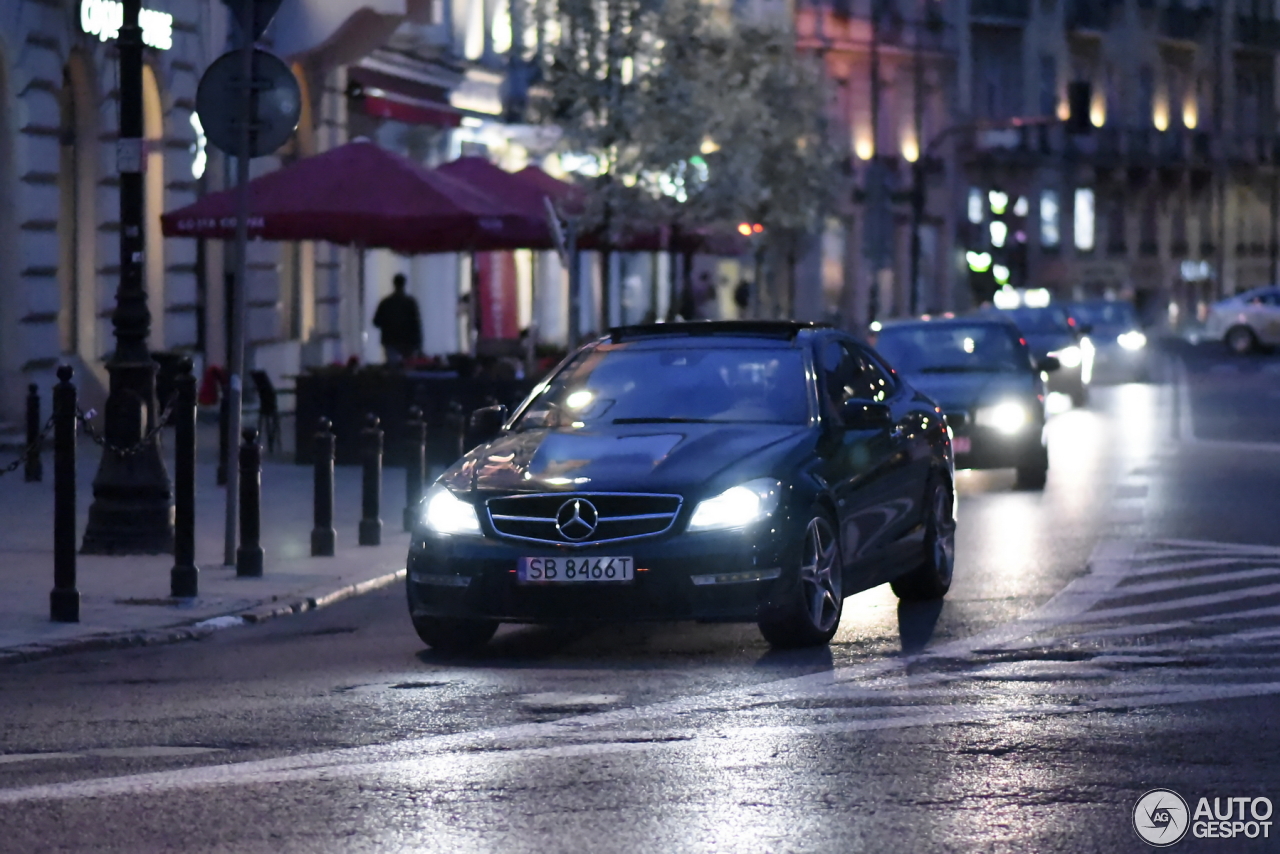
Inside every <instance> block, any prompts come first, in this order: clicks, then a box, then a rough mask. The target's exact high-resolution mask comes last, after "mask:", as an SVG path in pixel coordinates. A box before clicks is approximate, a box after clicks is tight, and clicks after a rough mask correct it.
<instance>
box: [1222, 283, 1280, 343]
mask: <svg viewBox="0 0 1280 854" xmlns="http://www.w3.org/2000/svg"><path fill="white" fill-rule="evenodd" d="M1205 336H1206V337H1207V338H1209V339H1210V340H1215V341H1216V340H1221V341H1223V342H1224V343H1225V344H1226V345H1227V347H1229V348H1230V349H1231V350H1232V352H1234V353H1239V354H1241V355H1243V354H1245V353H1251V352H1253V351H1254V350H1257V349H1258V348H1259V347H1272V346H1275V345H1277V344H1280V287H1275V286H1273V285H1272V286H1267V287H1263V288H1254V289H1253V290H1251V291H1242V292H1240V293H1238V294H1236V295H1235V296H1231V297H1227V298H1226V299H1224V300H1220V301H1218V302H1215V303H1214V304H1213V305H1212V306H1211V307H1210V309H1209V317H1208V319H1207V320H1206V322H1205Z"/></svg>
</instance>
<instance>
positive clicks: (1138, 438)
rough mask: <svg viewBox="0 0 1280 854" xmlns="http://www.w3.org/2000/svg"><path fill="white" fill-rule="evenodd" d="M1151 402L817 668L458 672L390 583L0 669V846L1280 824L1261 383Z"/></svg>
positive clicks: (1175, 380) (525, 661) (988, 836)
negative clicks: (169, 642) (939, 594)
mask: <svg viewBox="0 0 1280 854" xmlns="http://www.w3.org/2000/svg"><path fill="white" fill-rule="evenodd" d="M1154 375H1155V377H1156V379H1157V382H1155V383H1152V384H1147V385H1124V386H1116V387H1110V388H1098V389H1095V392H1094V395H1093V399H1092V402H1091V403H1090V405H1089V407H1087V408H1085V409H1083V410H1076V411H1070V412H1066V413H1062V414H1061V415H1058V416H1056V417H1055V419H1054V420H1053V423H1052V425H1051V454H1052V470H1051V472H1050V477H1049V486H1048V488H1047V489H1046V490H1045V492H1044V493H1043V494H1039V493H1029V492H1017V491H1014V490H1013V488H1012V487H1013V483H1012V481H1013V478H1012V474H1011V473H965V474H963V475H962V476H961V483H960V493H961V495H960V502H959V509H958V512H959V517H960V519H959V521H960V526H959V532H958V534H959V539H958V546H957V550H958V564H957V570H956V582H955V585H954V587H953V589H952V594H951V595H950V596H949V597H948V598H947V600H946V602H945V604H942V605H932V606H930V605H919V606H912V607H900V606H899V605H898V604H897V602H896V600H895V599H894V598H893V596H892V595H891V594H890V593H889V591H888V590H887V588H884V589H877V590H872V591H869V592H867V593H864V594H860V595H859V596H856V597H854V598H852V599H850V600H848V601H847V603H846V610H845V615H844V619H843V623H842V626H841V629H840V632H839V634H838V635H837V638H836V641H835V642H834V643H833V644H832V645H831V647H830V650H829V651H828V650H822V651H808V652H789V653H774V652H770V651H769V650H768V648H767V647H766V646H765V644H764V643H763V641H762V640H761V639H760V638H759V636H758V634H757V633H756V630H755V628H754V627H753V626H741V627H738V626H711V625H693V624H676V625H660V626H641V627H626V628H610V629H597V630H592V631H580V630H571V629H550V628H540V627H510V626H508V627H503V629H502V630H501V631H500V633H499V635H498V637H497V638H496V639H495V641H494V642H493V643H492V644H491V646H490V647H489V648H488V649H487V650H486V651H485V652H484V653H483V654H482V655H477V656H474V657H469V658H455V659H450V658H445V657H441V656H439V655H436V654H433V653H431V652H429V651H426V650H424V649H423V648H422V646H421V644H420V643H419V642H418V640H417V638H416V636H415V635H414V633H413V631H412V629H411V628H410V626H409V623H408V620H407V617H406V614H405V608H404V603H403V592H402V591H401V590H399V589H393V590H387V591H383V592H380V593H377V594H373V595H369V596H366V597H363V598H360V599H357V600H351V601H347V602H343V603H340V604H338V605H335V606H333V607H331V608H327V609H324V610H321V611H318V612H313V613H309V614H305V615H301V616H298V617H295V618H291V619H285V620H278V621H275V622H273V623H269V624H266V625H263V626H258V627H245V628H236V629H229V630H226V631H223V632H219V633H216V634H215V635H212V636H210V637H209V638H207V639H205V640H203V641H200V642H193V643H187V644H179V645H175V646H169V647H158V648H147V649H135V650H124V651H117V652H106V653H95V654H85V655H76V656H68V657H64V658H56V659H47V660H44V661H39V662H33V663H29V664H24V665H15V666H9V667H6V668H0V734H2V740H0V828H2V829H3V832H2V833H0V851H5V852H7V851H16V852H39V851H118V852H151V851H197V852H215V851H216V852H223V851H225V852H259V851H261V852H268V851H270V852H277V851H285V852H294V851H297V852H364V851H369V852H375V851H376V852H383V851H503V852H522V851H529V852H535V851H536V852H547V851H636V850H641V851H742V852H765V851H778V852H781V851H833V852H834V851H841V852H845V851H864V850H865V851H885V852H896V851H913V852H935V851H938V852H941V851H966V852H970V851H989V852H1003V851H1009V852H1028V851H1045V852H1056V851H1061V852H1081V851H1104V852H1113V851H1141V850H1147V846H1146V844H1145V843H1143V842H1142V841H1141V840H1140V839H1139V837H1138V835H1137V834H1136V832H1135V829H1134V826H1133V822H1134V818H1133V810H1134V805H1135V803H1136V802H1137V800H1138V799H1139V797H1140V796H1142V795H1143V794H1144V793H1145V792H1147V791H1148V790H1150V789H1153V788H1157V787H1167V788H1169V789H1171V790H1173V791H1174V792H1177V793H1178V794H1180V795H1181V796H1182V798H1184V799H1185V800H1186V803H1187V807H1188V808H1187V810H1186V812H1183V813H1179V812H1178V808H1177V805H1176V802H1174V801H1162V802H1161V803H1160V804H1159V805H1160V806H1164V807H1168V806H1169V805H1170V804H1172V808H1171V809H1169V813H1168V817H1170V818H1171V821H1169V822H1166V821H1164V820H1163V819H1162V818H1161V814H1158V813H1157V812H1155V811H1154V810H1145V811H1144V813H1143V814H1142V816H1141V822H1142V824H1143V826H1144V828H1145V829H1146V830H1147V832H1150V833H1157V834H1160V833H1163V834H1165V836H1164V837H1163V841H1168V840H1169V839H1171V838H1174V837H1176V836H1177V834H1178V833H1179V832H1180V827H1183V826H1186V825H1188V824H1191V823H1192V818H1193V817H1192V816H1191V815H1188V813H1191V812H1194V811H1195V810H1196V808H1197V805H1198V801H1199V799H1200V798H1201V797H1205V798H1208V799H1209V800H1208V802H1207V804H1213V803H1214V798H1219V799H1225V798H1230V797H1242V798H1243V797H1247V798H1257V797H1267V798H1270V799H1271V801H1272V802H1280V765H1278V764H1277V762H1276V757H1280V730H1278V727H1280V725H1278V724H1277V718H1278V716H1277V712H1278V711H1280V660H1278V659H1277V653H1278V652H1280V627H1277V624H1278V620H1277V618H1278V617H1280V524H1277V522H1276V520H1277V519H1280V512H1278V511H1280V490H1277V489H1276V488H1275V486H1274V485H1275V484H1276V483H1277V482H1280V427H1277V426H1276V421H1275V419H1274V416H1273V413H1274V412H1275V411H1276V409H1277V400H1278V399H1280V357H1275V356H1258V357H1252V358H1249V359H1236V358H1234V357H1231V356H1229V355H1228V354H1226V353H1225V352H1224V351H1221V350H1219V349H1218V348H1214V347H1201V348H1196V349H1191V348H1176V349H1174V350H1172V351H1171V353H1170V358H1168V359H1165V360H1162V362H1161V364H1160V365H1158V366H1157V369H1156V370H1155V372H1154ZM1272 442H1274V443H1275V444H1274V445H1272V444H1270V443H1272ZM1158 797H1160V798H1163V797H1165V796H1163V795H1162V796H1158ZM1220 804H1221V801H1220ZM1147 805H1148V806H1149V805H1150V803H1148V804H1147ZM1236 806H1237V807H1243V808H1244V809H1245V811H1246V812H1248V811H1249V809H1253V810H1255V813H1260V812H1261V811H1262V809H1263V803H1262V802H1261V801H1252V802H1249V804H1248V805H1242V804H1241V803H1239V802H1237V804H1236ZM1226 808H1227V807H1225V806H1221V805H1220V806H1219V809H1220V810H1224V809H1226ZM1267 809H1269V807H1267ZM1200 818H1201V819H1202V820H1203V815H1201V817H1200ZM1245 818H1246V819H1247V820H1245V821H1241V822H1239V824H1240V829H1239V830H1238V831H1234V832H1236V833H1237V834H1245V833H1248V832H1249V830H1250V827H1249V821H1251V820H1254V819H1253V818H1252V817H1251V816H1245ZM1153 822H1155V824H1153ZM1274 823H1275V826H1274V827H1271V826H1268V827H1267V828H1265V832H1266V833H1267V834H1268V836H1267V837H1266V838H1263V836H1262V834H1263V833H1264V828H1263V827H1262V826H1261V820H1257V822H1256V823H1255V824H1254V825H1253V826H1252V830H1253V832H1254V833H1256V834H1257V835H1258V838H1256V839H1248V838H1245V837H1243V836H1239V838H1232V839H1218V838H1215V839H1209V838H1196V837H1195V836H1194V835H1193V834H1194V831H1195V827H1196V825H1193V827H1192V830H1193V833H1188V834H1187V836H1186V838H1185V839H1183V840H1182V841H1181V842H1179V843H1177V845H1176V847H1175V850H1180V851H1181V850H1186V851H1214V852H1218V851H1221V852H1227V851H1269V850H1280V841H1276V839H1275V838H1274V837H1276V836H1277V835H1280V815H1277V816H1275V818H1274ZM1157 825H1159V826H1157ZM1153 827H1154V828H1155V829H1154V830H1152V829H1151V828H1153ZM1198 827H1199V830H1200V831H1201V833H1202V834H1203V832H1204V831H1206V830H1213V831H1214V832H1215V833H1216V832H1218V831H1220V830H1221V827H1220V826H1219V825H1218V824H1217V822H1216V819H1215V820H1214V824H1213V825H1212V827H1209V826H1208V825H1207V824H1204V823H1202V824H1201V825H1198ZM1170 828H1172V829H1170ZM1231 829H1232V825H1231V823H1230V822H1228V823H1227V830H1231ZM1273 831H1274V832H1273Z"/></svg>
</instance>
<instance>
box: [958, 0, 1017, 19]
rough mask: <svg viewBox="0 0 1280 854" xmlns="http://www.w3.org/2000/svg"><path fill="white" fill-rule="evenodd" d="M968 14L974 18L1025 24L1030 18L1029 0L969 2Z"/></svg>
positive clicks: (973, 0) (982, 0)
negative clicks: (996, 19) (997, 19)
mask: <svg viewBox="0 0 1280 854" xmlns="http://www.w3.org/2000/svg"><path fill="white" fill-rule="evenodd" d="M969 14H970V15H971V16H972V17H974V18H1001V19H1005V20H1011V21H1020V22H1026V21H1027V20H1028V19H1029V18H1030V17H1031V0H971V4H970V6H969Z"/></svg>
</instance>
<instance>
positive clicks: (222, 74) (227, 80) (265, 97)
mask: <svg viewBox="0 0 1280 854" xmlns="http://www.w3.org/2000/svg"><path fill="white" fill-rule="evenodd" d="M242 61H243V58H242V57H241V55H240V51H238V50H235V51H228V52H227V53H224V54H223V55H222V56H220V57H218V58H217V59H215V60H214V61H213V64H212V65H210V66H209V68H208V69H207V70H206V71H205V72H204V76H203V77H201V78H200V86H199V88H197V89H196V113H198V114H199V116H200V123H201V124H202V125H203V126H204V133H205V136H206V137H207V138H208V140H209V142H211V143H213V144H214V145H216V146H217V147H218V148H220V149H222V151H223V152H225V153H227V154H230V155H232V156H235V155H236V154H237V153H238V151H239V148H240V122H241V121H242V117H243V115H244V99H245V94H246V92H245V86H244V82H243V79H242V78H243V76H242V75H241V73H240V68H241V62H242ZM252 81H253V94H252V102H251V104H250V107H251V111H252V113H253V120H252V126H251V128H250V133H249V156H250V157H263V156H264V155H267V154H270V153H271V152H273V151H275V150H276V149H277V148H279V147H280V146H282V145H284V144H285V143H286V142H288V141H289V137H290V136H291V135H292V134H293V131H294V129H295V128H296V127H297V126H298V118H299V117H300V116H301V115H302V88H301V87H300V86H298V80H297V78H296V77H294V76H293V72H292V71H290V70H289V66H288V65H286V64H285V62H284V60H283V59H281V58H280V57H278V56H276V55H275V54H271V53H267V52H266V51H265V50H257V49H256V48H255V49H254V51H253V76H252Z"/></svg>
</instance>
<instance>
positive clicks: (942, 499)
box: [932, 485, 956, 585]
mask: <svg viewBox="0 0 1280 854" xmlns="http://www.w3.org/2000/svg"><path fill="white" fill-rule="evenodd" d="M954 501H955V499H954V498H953V497H952V495H951V490H950V489H948V488H947V487H945V486H941V485H939V486H938V487H936V488H935V489H934V490H933V508H932V509H933V531H934V535H933V565H934V566H935V567H937V568H938V577H939V580H940V581H941V582H943V583H944V584H947V585H949V584H950V583H951V574H952V572H953V571H954V570H955V561H956V517H955V513H954V512H953V508H952V503H953V502H954Z"/></svg>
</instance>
